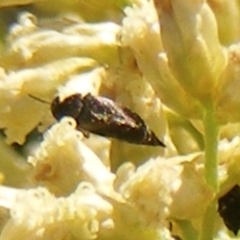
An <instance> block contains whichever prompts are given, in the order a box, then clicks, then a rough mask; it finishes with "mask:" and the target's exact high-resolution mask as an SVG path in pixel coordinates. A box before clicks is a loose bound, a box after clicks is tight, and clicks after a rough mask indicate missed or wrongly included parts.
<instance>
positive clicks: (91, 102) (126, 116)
mask: <svg viewBox="0 0 240 240" xmlns="http://www.w3.org/2000/svg"><path fill="white" fill-rule="evenodd" d="M51 111H52V114H53V116H54V117H55V118H56V120H60V119H61V118H63V117H65V116H70V117H72V118H74V119H75V121H76V123H77V129H78V130H79V131H82V132H83V134H84V135H85V136H88V133H89V132H91V133H94V134H97V135H100V136H104V137H109V138H116V139H119V140H122V141H125V142H129V143H133V144H140V145H149V146H161V147H165V144H164V143H163V142H162V141H160V140H159V139H158V138H157V136H156V135H155V134H154V132H153V131H151V130H150V129H149V128H148V126H147V125H146V124H145V123H144V121H143V119H142V118H141V117H140V116H139V115H138V114H137V113H134V112H132V111H131V110H130V109H128V108H126V107H123V106H121V105H120V104H118V103H115V102H114V101H112V100H111V99H108V98H106V97H101V96H93V95H92V94H90V93H88V94H86V95H85V96H83V95H82V94H80V93H76V94H73V95H70V96H69V97H67V98H65V99H63V100H62V101H61V100H60V98H59V97H56V98H55V99H54V100H53V101H52V104H51Z"/></svg>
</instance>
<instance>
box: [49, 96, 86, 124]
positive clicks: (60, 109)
mask: <svg viewBox="0 0 240 240" xmlns="http://www.w3.org/2000/svg"><path fill="white" fill-rule="evenodd" d="M82 107H83V103H82V98H81V94H74V95H71V96H70V97H67V98H66V99H64V100H63V101H62V102H60V99H59V97H56V98H55V99H54V100H53V102H52V105H51V110H52V114H53V116H54V117H55V118H56V119H57V120H60V119H61V118H62V117H64V116H70V117H73V118H77V117H78V116H79V114H80V112H81V110H82Z"/></svg>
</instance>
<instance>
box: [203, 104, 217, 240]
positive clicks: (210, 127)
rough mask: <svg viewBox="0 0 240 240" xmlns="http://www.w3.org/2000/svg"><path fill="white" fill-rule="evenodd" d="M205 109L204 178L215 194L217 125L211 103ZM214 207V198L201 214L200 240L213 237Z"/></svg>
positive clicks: (215, 207)
mask: <svg viewBox="0 0 240 240" xmlns="http://www.w3.org/2000/svg"><path fill="white" fill-rule="evenodd" d="M205 109H206V112H205V117H204V127H205V179H206V182H207V184H208V185H209V187H210V188H212V190H213V192H214V193H215V194H216V193H217V191H218V172H217V166H218V165H217V164H218V163H217V146H218V126H217V123H216V121H215V118H214V110H213V106H212V104H209V105H208V106H207V107H206V108H205ZM216 209H217V202H216V200H214V201H212V202H211V203H210V204H209V206H208V207H207V209H206V212H205V214H204V216H203V220H202V229H201V235H200V240H211V239H213V233H214V223H215V216H216Z"/></svg>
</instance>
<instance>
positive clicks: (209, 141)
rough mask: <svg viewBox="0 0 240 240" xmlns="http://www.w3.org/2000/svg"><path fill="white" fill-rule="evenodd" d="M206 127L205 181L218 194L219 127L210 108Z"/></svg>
mask: <svg viewBox="0 0 240 240" xmlns="http://www.w3.org/2000/svg"><path fill="white" fill-rule="evenodd" d="M204 127H205V139H204V140H205V163H204V165H205V179H206V182H207V184H208V185H209V186H210V187H211V188H212V189H213V191H214V192H215V193H216V192H217V191H218V172H217V166H218V163H217V147H218V126H217V123H216V121H215V118H214V111H213V108H212V107H211V106H208V108H207V109H206V113H205V118H204Z"/></svg>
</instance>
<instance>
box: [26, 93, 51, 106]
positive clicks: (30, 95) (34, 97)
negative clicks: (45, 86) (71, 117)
mask: <svg viewBox="0 0 240 240" xmlns="http://www.w3.org/2000/svg"><path fill="white" fill-rule="evenodd" d="M28 96H29V97H31V98H33V99H35V100H37V101H39V102H42V103H45V104H48V105H51V103H50V102H48V101H46V100H43V99H41V98H38V97H36V96H33V95H32V94H28Z"/></svg>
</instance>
